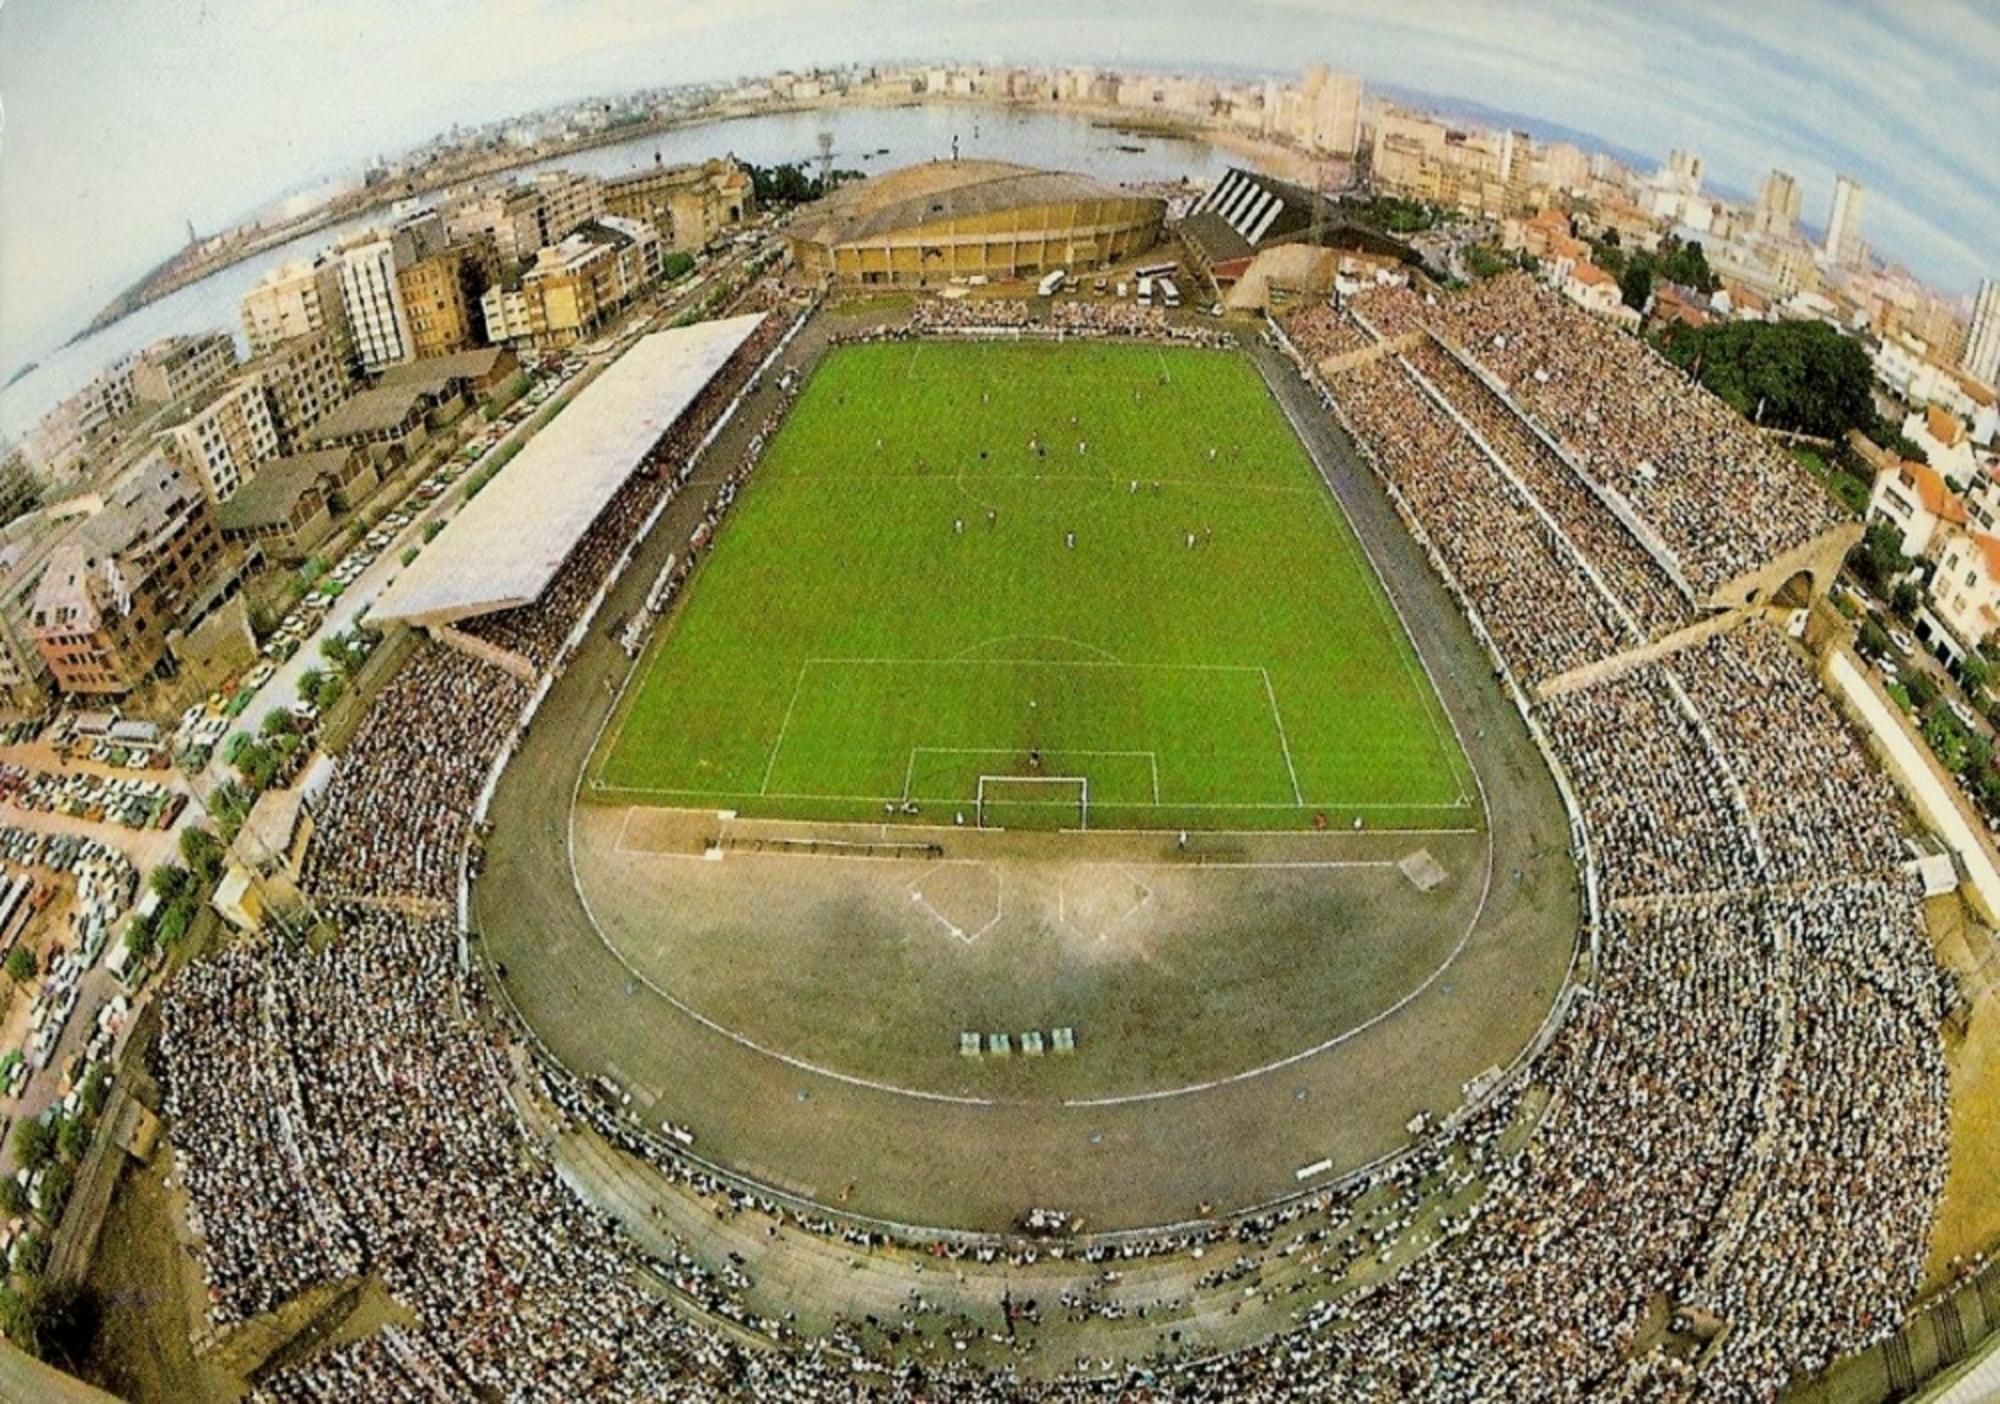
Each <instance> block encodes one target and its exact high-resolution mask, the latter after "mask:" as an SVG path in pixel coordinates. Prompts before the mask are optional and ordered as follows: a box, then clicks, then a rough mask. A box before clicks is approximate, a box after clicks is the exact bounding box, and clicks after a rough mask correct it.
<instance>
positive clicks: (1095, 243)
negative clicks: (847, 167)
mask: <svg viewBox="0 0 2000 1404" xmlns="http://www.w3.org/2000/svg"><path fill="white" fill-rule="evenodd" d="M1165 218H1166V203H1165V202H1164V201H1162V200H1157V199H1152V198H1150V197H1146V196H1141V195H1134V194H1132V193H1130V192H1129V191H1123V190H1119V189H1118V188H1116V187H1115V186H1110V185H1106V184H1105V183H1104V182H1102V181H1099V180H1094V179H1092V178H1090V177H1089V176H1081V175H1071V174H1069V173H1067V172H1060V171H1038V170H1033V169H1031V168H1029V167H1026V166H1016V165H1011V164H1008V163H1006V162H1003V161H937V162H932V163H930V164H928V165H921V166H909V167H906V168H904V169H903V170H900V171H892V172H890V173H889V174H887V175H882V176H877V177H875V178H873V179H870V180H864V181H856V182H854V183H853V184H851V185H845V186H841V187H839V188H838V189H836V190H835V191H834V192H833V194H831V195H829V196H828V197H827V198H826V199H824V200H822V201H820V202H819V203H818V204H816V205H813V206H810V207H808V208H807V209H806V210H804V211H802V212H801V213H800V214H799V216H798V218H797V221H796V222H795V223H794V225H793V226H792V228H791V230H790V232H789V233H788V234H787V236H786V239H787V242H788V243H789V245H790V247H791V254H792V258H793V260H794V261H795V262H796V263H797V265H798V267H799V269H800V271H801V272H802V273H804V274H805V275H807V276H808V277H811V278H815V279H818V278H829V277H830V278H835V279H839V280H841V281H845V282H851V283H859V284H864V285H870V286H873V285H878V284H880V285H893V286H904V287H910V286H914V287H937V286H942V285H944V284H946V283H950V282H953V281H962V280H964V279H968V278H988V279H992V280H994V281H996V282H997V281H1001V280H1006V279H1014V278H1032V277H1035V276H1037V275H1039V274H1041V273H1045V272H1048V271H1051V270H1053V269H1058V268H1061V269H1067V270H1069V271H1071V272H1083V271H1085V270H1088V269H1094V268H1102V267H1105V266H1107V265H1109V264H1113V263H1117V262H1119V261H1120V260H1123V259H1127V258H1131V257H1132V256H1134V255H1136V254H1140V253H1143V252H1145V251H1146V250H1147V249H1149V248H1151V247H1152V246H1153V245H1154V244H1156V243H1158V242H1159V239H1160V228H1161V224H1162V222H1163V221H1164V220H1165Z"/></svg>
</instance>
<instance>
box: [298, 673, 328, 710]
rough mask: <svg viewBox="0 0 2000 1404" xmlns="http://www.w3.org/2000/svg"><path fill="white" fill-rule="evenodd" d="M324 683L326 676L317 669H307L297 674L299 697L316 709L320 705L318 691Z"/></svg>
mask: <svg viewBox="0 0 2000 1404" xmlns="http://www.w3.org/2000/svg"><path fill="white" fill-rule="evenodd" d="M325 682H326V674H325V673H323V672H321V671H320V670H319V669H318V668H308V669H306V670H305V671H304V672H303V673H300V674H299V696H301V697H303V698H305V700H306V701H308V702H310V703H312V704H313V706H315V707H317V706H319V705H320V700H319V690H320V687H321V685H322V684H324V683H325Z"/></svg>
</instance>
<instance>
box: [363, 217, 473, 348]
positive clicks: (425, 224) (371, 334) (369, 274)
mask: <svg viewBox="0 0 2000 1404" xmlns="http://www.w3.org/2000/svg"><path fill="white" fill-rule="evenodd" d="M445 243H446V234H445V226H444V223H443V221H442V220H441V219H440V218H439V217H438V216H437V215H435V214H432V213H428V212H426V213H423V214H419V215H416V216H413V217H411V218H409V219H406V220H404V221H403V222H402V223H400V224H398V225H396V226H395V227H394V228H392V229H390V230H387V231H386V232H385V231H382V230H370V231H369V232H367V233H365V234H360V235H357V236H355V237H354V238H353V239H351V240H348V241H347V242H345V243H343V244H341V245H340V246H339V247H338V249H337V250H336V257H337V258H338V260H339V264H340V302H341V307H342V308H343V310H344V311H345V313H346V316H347V325H348V329H349V332H350V334H351V336H352V338H353V344H354V354H355V357H356V359H357V360H359V361H360V363H361V367H362V369H364V370H368V371H376V370H380V369H381V368H382V367H384V366H393V365H396V364H398V363H400V362H403V361H407V360H409V359H410V358H411V357H412V356H414V355H416V341H415V337H414V335H413V333H412V332H411V330H410V317H409V310H408V308H406V307H405V306H404V304H403V292H402V286H401V283H400V282H399V280H398V278H397V274H398V272H399V271H400V270H402V269H404V268H407V267H408V266H410V265H411V264H413V263H416V262H418V261H420V260H422V259H425V258H429V257H430V256H431V255H432V254H434V253H437V252H438V251H439V250H441V249H442V248H444V247H445Z"/></svg>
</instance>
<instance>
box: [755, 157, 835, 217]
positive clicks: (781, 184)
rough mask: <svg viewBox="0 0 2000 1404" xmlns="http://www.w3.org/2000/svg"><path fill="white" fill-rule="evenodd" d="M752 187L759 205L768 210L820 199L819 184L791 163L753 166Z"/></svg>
mask: <svg viewBox="0 0 2000 1404" xmlns="http://www.w3.org/2000/svg"><path fill="white" fill-rule="evenodd" d="M750 186H751V189H752V191H753V192H754V193H755V194H756V197H757V203H758V204H759V205H761V206H764V207H766V208H769V207H771V206H775V205H802V204H804V203H805V202H806V201H808V200H815V199H818V198H819V182H818V181H817V180H814V179H811V178H810V177H808V176H807V175H806V173H805V172H804V171H803V170H801V169H800V168H799V167H798V165H797V164H796V163H794V162H791V161H787V162H785V163H784V164H783V165H778V166H757V165H753V166H751V167H750Z"/></svg>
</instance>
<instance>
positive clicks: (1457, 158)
mask: <svg viewBox="0 0 2000 1404" xmlns="http://www.w3.org/2000/svg"><path fill="white" fill-rule="evenodd" d="M1531 150H1532V146H1531V144H1530V143H1529V141H1528V139H1527V138H1526V137H1524V136H1521V135H1520V134H1519V133H1517V132H1476V131H1465V130H1461V129H1459V128H1456V127H1453V126H1451V125H1450V124H1448V123H1446V122H1442V121H1440V120H1438V119H1437V118H1435V117H1431V116H1428V115H1426V114H1423V113H1418V112H1408V111H1405V110H1403V109H1401V108H1395V107H1386V106H1385V107H1384V108H1383V109H1382V110H1381V112H1380V113H1379V114H1378V115H1377V117H1376V119H1375V144H1374V147H1373V148H1372V151H1371V167H1372V170H1373V172H1374V181H1375V188H1376V189H1377V190H1379V191H1381V192H1382V193H1383V194H1385V195H1394V196H1397V197H1399V198H1402V199H1405V200H1418V201H1422V202H1423V203H1425V204H1429V205H1443V206H1445V207H1447V208H1451V209H1462V210H1466V211H1468V212H1470V213H1473V214H1483V215H1490V216H1495V217H1497V216H1500V215H1504V214H1508V213H1511V212H1515V211H1518V210H1521V209H1524V208H1526V207H1527V192H1528V173H1529V166H1530V164H1531V162H1530V160H1529V156H1530V153H1531Z"/></svg>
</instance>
